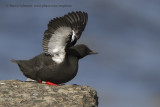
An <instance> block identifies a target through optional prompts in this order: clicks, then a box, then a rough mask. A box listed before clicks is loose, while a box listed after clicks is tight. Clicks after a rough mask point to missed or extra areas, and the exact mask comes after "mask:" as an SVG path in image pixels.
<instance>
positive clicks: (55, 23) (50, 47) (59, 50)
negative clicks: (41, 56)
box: [42, 11, 88, 57]
mask: <svg viewBox="0 0 160 107" xmlns="http://www.w3.org/2000/svg"><path fill="white" fill-rule="evenodd" d="M87 20H88V15H87V13H85V12H80V11H79V12H71V13H68V14H67V15H64V16H63V17H58V18H54V19H53V20H51V21H50V22H49V24H48V29H47V30H46V31H45V32H44V37H43V44H42V46H43V50H44V52H45V53H46V54H47V55H51V56H56V55H58V56H59V57H62V56H63V55H64V54H65V52H66V50H67V49H68V48H69V47H71V46H73V45H74V44H75V43H76V41H77V40H78V39H79V38H80V36H81V33H82V32H83V30H84V28H85V26H86V23H87ZM63 57H64V56H63Z"/></svg>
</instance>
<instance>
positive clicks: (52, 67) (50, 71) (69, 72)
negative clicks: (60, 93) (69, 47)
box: [38, 57, 78, 83]
mask: <svg viewBox="0 0 160 107" xmlns="http://www.w3.org/2000/svg"><path fill="white" fill-rule="evenodd" d="M44 64H45V65H44V67H43V68H42V69H41V70H40V72H39V73H38V75H39V77H40V79H41V80H43V81H51V82H53V83H65V82H68V81H70V80H71V79H73V78H74V77H75V76H76V74H77V71H78V60H77V59H76V58H70V57H69V58H68V57H67V58H65V60H64V61H63V62H62V63H56V62H54V61H53V60H52V58H49V59H48V61H47V62H46V60H45V61H44Z"/></svg>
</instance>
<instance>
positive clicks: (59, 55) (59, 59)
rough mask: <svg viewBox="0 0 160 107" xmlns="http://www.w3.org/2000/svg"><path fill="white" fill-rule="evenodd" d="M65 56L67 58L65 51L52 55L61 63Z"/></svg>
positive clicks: (54, 59) (53, 58)
mask: <svg viewBox="0 0 160 107" xmlns="http://www.w3.org/2000/svg"><path fill="white" fill-rule="evenodd" d="M64 58H65V53H59V54H55V55H54V56H53V57H52V60H53V61H55V62H56V63H58V64H59V63H62V62H63V60H64Z"/></svg>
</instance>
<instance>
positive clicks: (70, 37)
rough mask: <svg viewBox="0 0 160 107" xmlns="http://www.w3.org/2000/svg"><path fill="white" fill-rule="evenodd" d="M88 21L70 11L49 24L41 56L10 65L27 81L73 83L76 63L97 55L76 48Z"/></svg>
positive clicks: (83, 15)
mask: <svg viewBox="0 0 160 107" xmlns="http://www.w3.org/2000/svg"><path fill="white" fill-rule="evenodd" d="M87 21H88V14H87V12H82V11H75V12H74V11H72V12H69V13H68V14H65V15H64V16H61V17H56V18H53V19H52V20H50V21H49V24H48V29H47V30H45V32H44V35H43V40H42V47H43V51H44V52H43V53H41V54H39V55H37V56H35V57H33V58H31V59H29V60H15V59H12V60H11V61H12V62H14V63H16V64H18V66H19V68H20V70H21V71H22V73H23V75H24V76H26V77H27V78H29V79H31V80H34V81H37V82H40V83H43V82H45V83H46V84H49V85H55V86H57V85H59V84H63V83H66V82H68V81H70V80H72V79H73V78H74V77H75V76H76V75H77V72H78V62H79V60H80V59H82V58H83V57H85V56H87V55H91V54H97V52H95V51H93V50H91V49H90V48H89V47H88V46H87V45H85V44H77V45H75V44H76V42H77V40H78V39H79V38H80V37H81V34H82V32H83V31H84V29H85V27H86V24H87Z"/></svg>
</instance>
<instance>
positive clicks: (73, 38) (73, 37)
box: [71, 30, 76, 42]
mask: <svg viewBox="0 0 160 107" xmlns="http://www.w3.org/2000/svg"><path fill="white" fill-rule="evenodd" d="M75 36H76V34H75V32H74V30H72V40H71V42H73V41H74V40H75Z"/></svg>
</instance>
